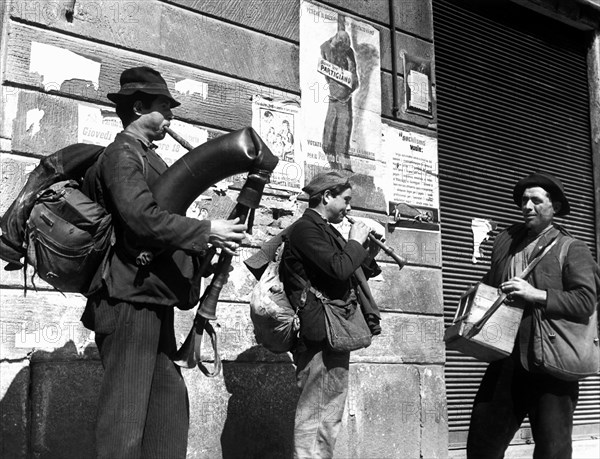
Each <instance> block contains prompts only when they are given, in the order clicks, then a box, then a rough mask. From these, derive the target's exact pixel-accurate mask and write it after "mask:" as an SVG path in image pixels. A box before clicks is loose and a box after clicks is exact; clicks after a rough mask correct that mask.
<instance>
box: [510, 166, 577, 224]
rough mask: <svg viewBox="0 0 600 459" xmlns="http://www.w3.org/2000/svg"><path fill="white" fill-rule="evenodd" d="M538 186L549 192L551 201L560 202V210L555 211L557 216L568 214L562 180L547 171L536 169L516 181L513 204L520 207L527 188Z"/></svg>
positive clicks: (567, 204) (569, 209)
mask: <svg viewBox="0 0 600 459" xmlns="http://www.w3.org/2000/svg"><path fill="white" fill-rule="evenodd" d="M534 186H539V187H541V188H543V189H544V190H546V191H547V192H548V193H549V194H550V198H551V199H552V202H555V201H558V202H560V210H559V211H558V212H556V216H557V217H561V216H563V215H568V214H569V212H570V211H571V206H570V205H569V201H568V200H567V197H566V196H565V187H564V186H563V184H562V182H561V181H560V180H559V179H558V178H556V177H554V176H553V175H552V174H549V173H548V172H541V171H536V172H533V173H532V174H529V175H528V176H527V177H525V178H522V179H521V180H519V181H518V182H517V184H516V185H515V188H514V190H513V199H514V201H515V204H516V205H517V206H518V207H519V208H521V198H522V197H523V193H524V192H525V190H526V189H527V188H531V187H534Z"/></svg>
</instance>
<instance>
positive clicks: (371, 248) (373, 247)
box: [365, 233, 385, 258]
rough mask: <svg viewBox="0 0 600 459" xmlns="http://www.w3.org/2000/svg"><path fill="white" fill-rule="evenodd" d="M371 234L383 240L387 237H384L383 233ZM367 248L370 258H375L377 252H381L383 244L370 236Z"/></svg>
mask: <svg viewBox="0 0 600 459" xmlns="http://www.w3.org/2000/svg"><path fill="white" fill-rule="evenodd" d="M371 235H372V236H373V237H375V238H376V239H378V240H379V241H381V242H384V241H385V239H384V238H383V236H382V235H381V234H378V233H371ZM365 248H366V249H367V251H368V252H369V258H375V257H376V256H377V254H378V253H379V251H380V250H381V246H380V245H379V244H377V243H376V242H375V241H373V240H372V239H371V238H369V240H368V242H367V246H366V247H365Z"/></svg>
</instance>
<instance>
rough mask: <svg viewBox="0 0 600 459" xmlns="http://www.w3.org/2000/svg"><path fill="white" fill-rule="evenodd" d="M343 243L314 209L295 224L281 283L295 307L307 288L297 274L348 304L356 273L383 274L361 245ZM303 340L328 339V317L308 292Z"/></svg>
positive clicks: (339, 236)
mask: <svg viewBox="0 0 600 459" xmlns="http://www.w3.org/2000/svg"><path fill="white" fill-rule="evenodd" d="M340 240H342V241H343V239H342V236H341V235H340V233H339V232H338V231H337V230H336V229H335V228H333V227H332V226H331V225H330V224H329V223H327V221H326V220H324V219H323V218H322V217H321V216H320V215H319V214H318V213H317V212H316V211H314V210H313V209H307V210H306V211H305V212H304V215H302V217H301V218H300V219H299V220H298V221H297V222H296V223H295V226H294V228H293V230H292V232H291V233H290V234H289V236H288V241H287V243H286V244H285V248H284V252H283V257H282V263H281V266H280V273H281V279H282V281H283V284H284V287H285V290H286V293H287V295H288V297H289V299H290V302H291V304H292V306H294V307H295V308H298V307H299V305H300V304H301V301H300V296H301V294H302V291H303V289H304V286H303V285H302V284H301V283H300V282H299V281H298V280H297V279H295V278H294V277H293V276H292V275H291V273H292V272H294V273H296V274H297V275H298V276H300V277H301V278H302V279H304V280H308V281H310V284H311V286H312V287H314V288H315V289H316V290H318V291H320V292H321V293H323V294H324V295H325V296H327V297H328V298H330V299H332V300H335V299H341V300H346V299H347V298H348V295H349V293H350V290H351V289H352V288H353V287H354V286H355V285H354V284H355V281H354V279H353V276H352V275H353V273H354V271H356V269H357V268H359V267H361V266H362V268H363V270H364V271H365V274H366V276H367V277H372V276H375V275H377V274H379V273H380V272H381V270H380V269H379V267H378V266H377V264H376V263H375V261H374V260H371V259H369V255H368V252H367V250H365V248H364V247H363V246H362V245H361V244H360V243H358V242H357V241H348V242H340ZM299 317H300V336H301V337H302V338H304V339H305V340H308V341H313V342H321V341H323V340H324V339H325V337H326V335H325V317H324V312H323V307H322V305H321V303H320V301H319V300H317V298H316V297H315V296H314V295H313V294H312V293H311V292H308V296H307V300H306V304H305V306H304V307H303V308H302V309H301V310H300V313H299Z"/></svg>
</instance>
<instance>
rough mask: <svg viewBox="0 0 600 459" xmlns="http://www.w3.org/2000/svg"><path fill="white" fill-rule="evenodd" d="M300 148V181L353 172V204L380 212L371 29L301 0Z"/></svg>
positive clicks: (376, 69) (375, 51)
mask: <svg viewBox="0 0 600 459" xmlns="http://www.w3.org/2000/svg"><path fill="white" fill-rule="evenodd" d="M300 8H301V11H300V89H301V93H302V110H301V113H302V120H303V129H302V138H301V145H302V150H303V151H304V154H305V155H306V168H305V175H306V177H305V179H306V181H309V180H310V179H311V178H312V177H313V176H314V175H316V174H318V173H320V172H322V171H324V170H330V169H339V170H346V171H348V173H349V174H350V173H351V174H352V175H353V181H354V184H355V188H358V190H357V191H358V192H355V193H354V197H353V198H352V199H353V202H357V205H360V206H361V207H369V208H371V209H382V210H383V209H384V208H385V199H384V195H383V176H382V174H383V171H384V168H383V167H382V165H383V164H384V162H385V158H384V157H383V156H382V154H381V76H380V49H379V31H378V30H377V29H376V28H374V27H373V26H371V25H370V24H368V23H366V22H363V21H360V20H358V19H356V18H353V17H351V16H348V15H346V14H344V13H341V12H338V11H335V10H333V9H330V8H326V7H323V6H321V5H315V4H313V3H310V2H308V1H302V2H301V4H300Z"/></svg>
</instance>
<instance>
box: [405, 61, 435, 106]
mask: <svg viewBox="0 0 600 459" xmlns="http://www.w3.org/2000/svg"><path fill="white" fill-rule="evenodd" d="M407 83H408V86H409V87H410V89H411V98H410V100H409V101H408V106H409V107H410V108H417V109H419V110H423V111H425V112H426V111H428V110H429V103H430V99H429V77H428V76H427V75H425V74H424V73H421V72H416V71H414V70H411V71H410V72H408V81H407Z"/></svg>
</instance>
